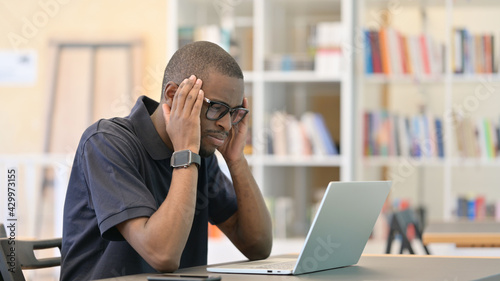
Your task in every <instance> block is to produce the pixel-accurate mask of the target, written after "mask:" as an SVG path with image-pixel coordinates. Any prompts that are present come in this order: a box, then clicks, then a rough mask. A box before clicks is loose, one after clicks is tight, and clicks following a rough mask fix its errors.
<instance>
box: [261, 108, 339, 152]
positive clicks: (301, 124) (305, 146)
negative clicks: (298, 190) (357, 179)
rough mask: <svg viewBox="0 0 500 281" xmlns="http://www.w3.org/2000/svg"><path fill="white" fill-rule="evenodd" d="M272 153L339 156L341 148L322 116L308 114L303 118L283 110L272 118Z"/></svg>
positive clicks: (270, 142) (270, 145)
mask: <svg viewBox="0 0 500 281" xmlns="http://www.w3.org/2000/svg"><path fill="white" fill-rule="evenodd" d="M269 124H270V130H271V132H270V134H269V142H268V154H274V155H296V156H301V155H337V154H339V151H338V148H337V146H336V145H335V142H334V140H333V138H332V135H331V133H330V131H329V130H328V127H327V126H326V123H325V120H324V118H323V116H322V115H321V114H320V113H316V112H305V113H304V114H302V116H301V117H300V118H297V117H295V116H293V115H291V114H287V113H285V112H282V111H276V112H274V113H272V115H271V117H270V123H269Z"/></svg>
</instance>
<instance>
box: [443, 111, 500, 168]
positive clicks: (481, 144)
mask: <svg viewBox="0 0 500 281" xmlns="http://www.w3.org/2000/svg"><path fill="white" fill-rule="evenodd" d="M453 116H454V120H453V126H454V130H455V136H456V139H457V150H458V153H459V154H460V156H462V157H465V158H481V159H494V158H497V157H498V156H500V118H499V122H495V121H494V120H491V119H489V118H477V119H475V120H474V119H472V118H471V117H470V116H461V115H459V114H458V113H456V112H454V115H453Z"/></svg>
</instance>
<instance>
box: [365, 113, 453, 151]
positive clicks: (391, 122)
mask: <svg viewBox="0 0 500 281" xmlns="http://www.w3.org/2000/svg"><path fill="white" fill-rule="evenodd" d="M363 118H364V120H363V131H364V133H363V150H364V155H365V156H402V157H408V156H411V157H415V158H419V157H427V158H432V157H434V158H437V157H439V158H443V157H444V143H443V122H442V119H441V118H438V117H434V116H432V115H431V114H420V115H414V116H403V115H398V114H394V113H391V112H389V111H387V110H378V111H366V112H365V113H364V117H363Z"/></svg>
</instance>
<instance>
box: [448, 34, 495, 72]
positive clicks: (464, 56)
mask: <svg viewBox="0 0 500 281" xmlns="http://www.w3.org/2000/svg"><path fill="white" fill-rule="evenodd" d="M494 50H495V44H494V36H493V35H492V34H472V33H471V32H470V31H469V30H467V29H465V28H459V29H456V30H454V31H453V59H452V67H453V71H454V73H465V74H474V73H494V72H495V51H494Z"/></svg>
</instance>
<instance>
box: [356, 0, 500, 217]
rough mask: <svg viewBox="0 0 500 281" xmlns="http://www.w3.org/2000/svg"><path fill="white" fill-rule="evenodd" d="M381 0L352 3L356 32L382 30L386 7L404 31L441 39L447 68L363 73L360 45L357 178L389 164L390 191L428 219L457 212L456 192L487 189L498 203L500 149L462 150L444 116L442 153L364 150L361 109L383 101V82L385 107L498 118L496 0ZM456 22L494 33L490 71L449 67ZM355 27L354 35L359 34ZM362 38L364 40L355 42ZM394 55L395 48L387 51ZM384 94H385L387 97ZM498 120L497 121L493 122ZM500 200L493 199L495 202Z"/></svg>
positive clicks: (458, 25)
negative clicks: (486, 153) (493, 152)
mask: <svg viewBox="0 0 500 281" xmlns="http://www.w3.org/2000/svg"><path fill="white" fill-rule="evenodd" d="M393 4H394V3H392V2H391V1H386V0H364V1H358V2H357V6H356V7H355V8H354V10H355V14H356V17H357V19H356V20H355V22H356V24H355V27H354V30H355V34H354V36H355V38H357V39H359V40H360V41H357V42H358V43H359V42H361V38H362V37H361V36H362V34H361V33H360V32H361V31H363V30H364V29H366V28H368V27H371V28H372V29H375V30H379V29H380V27H381V26H382V23H383V17H382V15H381V12H389V13H388V14H389V15H390V17H391V23H390V26H391V27H392V28H394V29H395V30H398V31H400V32H401V33H402V34H404V35H407V36H409V35H416V34H419V33H428V34H431V36H433V38H434V39H436V41H439V42H441V43H443V44H444V48H445V56H444V60H445V64H444V65H445V69H444V72H443V73H442V74H439V75H433V76H423V77H418V76H414V75H399V76H398V75H390V76H388V75H385V74H372V75H367V74H365V69H364V67H365V66H364V62H365V61H364V60H365V58H364V52H359V53H358V55H357V61H356V64H355V73H356V78H357V79H356V84H355V85H356V88H355V92H356V93H358V96H357V98H356V110H355V111H356V115H357V121H356V124H357V128H358V129H357V131H356V136H357V137H356V138H355V139H356V140H357V143H356V145H355V146H356V149H355V151H356V154H355V157H356V159H361V161H357V167H356V170H355V178H356V179H374V178H381V177H383V175H381V171H382V170H383V169H381V168H382V167H388V169H389V174H390V176H389V178H391V176H393V179H394V180H395V182H396V184H397V185H396V186H395V187H394V190H393V195H394V196H396V197H397V196H401V197H407V198H409V199H410V200H411V201H412V203H413V205H414V206H415V205H425V207H426V208H427V211H428V212H427V213H428V218H429V219H444V220H450V219H453V218H455V215H456V214H455V212H456V208H457V196H472V195H485V196H486V199H487V200H492V201H493V202H490V203H493V204H494V203H495V201H496V202H498V201H499V200H500V189H498V186H499V184H500V177H499V176H498V173H497V172H496V170H498V168H500V166H499V165H500V162H499V159H500V158H499V156H498V154H497V157H496V158H494V159H484V158H481V157H473V158H471V157H463V156H461V155H460V153H459V152H458V148H457V145H456V143H457V137H456V135H455V129H456V128H455V127H454V125H455V124H454V123H452V122H444V123H443V124H444V147H445V157H444V158H438V157H434V158H425V157H424V158H417V159H415V158H408V157H406V158H405V157H393V156H391V157H384V156H368V157H366V156H364V155H363V143H362V138H363V113H364V111H365V110H373V109H377V108H380V107H381V105H380V103H381V99H382V97H381V96H382V95H381V94H380V92H381V91H382V90H381V89H382V88H385V89H386V90H387V89H388V91H389V92H390V100H389V107H390V108H389V110H392V112H396V113H401V112H406V113H408V112H409V114H417V113H419V112H420V110H421V109H422V108H425V109H427V110H428V111H429V112H432V113H433V114H436V115H437V116H439V117H441V118H442V119H443V121H450V119H451V118H447V117H449V116H447V114H449V113H450V112H452V110H454V109H455V110H456V109H457V108H460V107H462V108H465V109H463V110H465V113H466V114H468V115H469V116H470V117H471V118H476V119H477V118H494V119H495V120H497V121H496V122H499V121H500V108H499V107H498V105H500V95H499V94H498V89H499V87H500V80H499V77H500V76H499V73H498V63H499V61H498V58H499V57H498V51H499V48H498V40H499V39H500V37H499V35H500V29H499V28H498V24H494V23H493V22H492V21H494V22H495V23H499V21H498V19H497V18H496V17H495V16H494V15H496V14H498V12H500V5H499V3H498V2H495V1H488V0H484V1H481V0H479V1H473V2H472V1H452V0H443V1H410V2H407V3H406V2H398V3H397V5H393ZM456 28H466V29H468V30H469V31H470V32H472V33H492V34H493V35H494V40H495V42H494V44H495V49H494V54H495V60H494V63H495V71H494V72H493V73H487V74H483V73H472V74H456V73H454V71H453V69H452V54H453V53H452V52H453V44H454V41H453V40H454V38H453V37H452V33H453V31H454V29H456ZM356 33H357V34H356ZM360 44H361V45H363V44H364V43H360ZM392 55H394V54H392ZM478 89H480V90H481V91H482V93H483V94H484V91H487V90H490V94H491V95H488V98H487V99H482V100H481V99H478V98H477V96H474V94H475V93H476V94H477V90H478ZM384 98H386V97H384ZM496 126H498V123H496ZM497 206H498V205H497Z"/></svg>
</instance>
